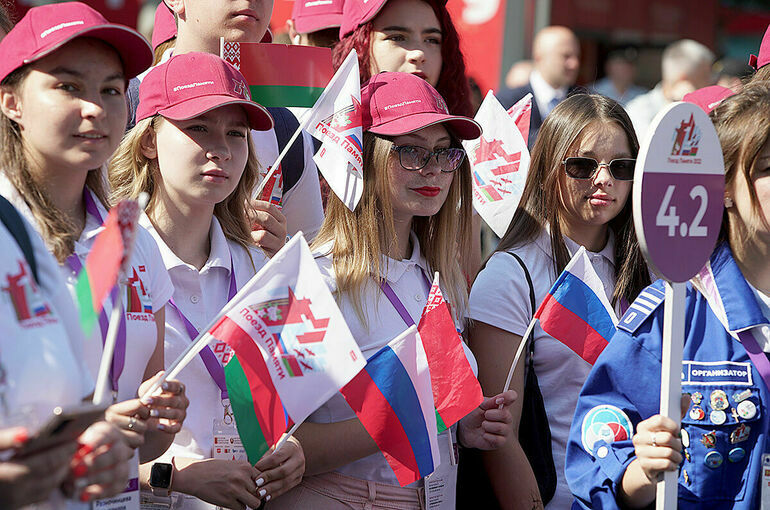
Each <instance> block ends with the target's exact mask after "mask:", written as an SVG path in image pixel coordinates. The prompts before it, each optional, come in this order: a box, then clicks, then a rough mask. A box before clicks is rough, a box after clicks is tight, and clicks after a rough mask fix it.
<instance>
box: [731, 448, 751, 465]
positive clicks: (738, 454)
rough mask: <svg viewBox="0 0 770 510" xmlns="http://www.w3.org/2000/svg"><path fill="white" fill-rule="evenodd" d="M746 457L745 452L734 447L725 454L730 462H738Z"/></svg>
mask: <svg viewBox="0 0 770 510" xmlns="http://www.w3.org/2000/svg"><path fill="white" fill-rule="evenodd" d="M745 456H746V450H744V449H743V448H741V447H735V448H733V449H732V450H730V453H728V454H727V460H729V461H730V462H740V461H742V460H743V458H744V457H745Z"/></svg>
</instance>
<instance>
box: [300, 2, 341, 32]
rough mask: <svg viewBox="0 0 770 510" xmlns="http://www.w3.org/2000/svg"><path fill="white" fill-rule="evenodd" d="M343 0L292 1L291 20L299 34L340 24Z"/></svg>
mask: <svg viewBox="0 0 770 510" xmlns="http://www.w3.org/2000/svg"><path fill="white" fill-rule="evenodd" d="M343 3H344V0H294V8H293V9H292V10H291V19H293V20H294V27H295V28H296V29H297V32H299V33H300V34H309V33H311V32H316V31H318V30H323V29H325V28H334V27H338V26H340V25H341V24H342V5H343Z"/></svg>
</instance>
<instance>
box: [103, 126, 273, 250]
mask: <svg viewBox="0 0 770 510" xmlns="http://www.w3.org/2000/svg"><path fill="white" fill-rule="evenodd" d="M164 121H165V120H164V119H163V118H162V117H161V116H160V115H155V116H154V117H151V118H148V119H144V120H141V121H139V122H137V124H136V126H134V127H133V128H132V129H131V130H130V131H129V132H128V133H126V135H125V136H124V137H123V140H121V142H120V145H119V146H118V150H117V152H116V153H115V155H114V156H113V158H112V161H111V162H110V167H109V168H110V171H109V175H110V187H111V188H112V199H113V200H114V201H119V200H122V199H126V198H130V199H136V198H138V197H139V194H140V193H142V192H146V193H148V194H149V195H150V201H149V203H148V204H147V214H148V215H151V214H152V210H153V209H154V208H155V207H156V206H157V203H158V193H157V191H158V172H160V168H159V167H158V160H157V159H149V158H148V157H147V156H145V155H144V154H143V153H142V139H143V138H144V137H145V136H147V135H150V134H151V132H152V131H156V130H157V128H158V125H159V123H160V122H164ZM246 138H247V143H248V145H249V156H248V159H247V160H246V168H245V169H244V170H243V174H242V175H241V179H240V181H238V185H237V186H236V187H235V190H234V191H233V192H232V193H230V195H228V197H227V198H225V199H224V200H223V201H221V202H219V203H218V204H216V205H215V206H214V216H216V218H217V220H219V223H220V225H221V226H222V231H223V232H224V234H225V237H226V238H227V239H230V240H231V241H235V242H236V243H238V244H239V245H241V246H243V247H244V248H245V249H246V250H247V251H248V249H249V248H251V247H253V246H255V243H254V241H253V239H252V238H251V224H250V221H249V217H248V214H247V212H246V201H247V200H248V199H249V198H250V197H251V191H252V190H253V189H254V186H255V185H256V184H257V179H258V177H259V161H258V160H257V155H256V151H255V149H254V144H253V143H252V141H251V134H248V135H247V137H246Z"/></svg>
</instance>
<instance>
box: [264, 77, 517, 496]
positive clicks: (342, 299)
mask: <svg viewBox="0 0 770 510" xmlns="http://www.w3.org/2000/svg"><path fill="white" fill-rule="evenodd" d="M361 103H362V108H363V109H364V131H365V133H364V191H363V196H362V198H361V201H360V202H359V204H358V206H357V207H356V209H355V211H350V210H349V209H348V208H347V207H346V206H345V205H344V204H343V203H342V202H341V201H340V200H339V199H338V198H337V197H336V196H330V198H329V204H328V209H327V216H326V220H325V221H324V224H323V227H322V228H321V231H320V233H319V234H318V237H317V238H316V240H315V242H314V243H313V250H314V252H315V254H316V261H317V263H318V265H319V267H320V269H321V272H322V273H323V274H324V275H325V277H326V278H327V280H328V284H329V286H330V287H331V288H332V290H333V291H334V292H335V295H336V296H337V302H338V304H339V306H340V309H341V311H342V314H343V316H344V317H345V320H346V322H347V324H348V326H349V327H350V330H351V332H352V333H353V336H354V338H355V339H356V341H357V342H358V344H359V346H360V347H361V350H362V352H363V354H364V355H365V356H367V357H370V356H372V355H373V354H375V353H376V352H377V351H378V350H379V349H380V348H382V347H383V346H385V345H386V344H387V343H388V342H390V341H391V340H392V339H394V338H395V337H397V336H398V335H399V334H401V333H402V332H403V331H404V330H405V329H407V328H408V327H409V326H410V325H412V324H414V323H416V322H417V321H419V320H420V315H421V313H422V310H423V307H424V306H425V303H426V300H427V296H428V287H429V286H430V284H429V278H431V275H433V272H434V271H438V272H439V273H440V274H441V282H442V289H443V293H444V296H445V297H446V298H447V300H448V301H450V302H451V304H452V309H453V310H454V312H455V319H456V321H457V322H458V324H460V323H461V322H462V317H463V313H464V312H463V311H464V309H465V307H466V303H467V293H466V290H465V289H466V287H465V282H464V277H463V275H462V271H461V270H460V265H459V263H458V260H459V258H460V257H459V253H460V252H461V250H462V245H460V246H458V243H457V239H460V238H464V237H463V236H462V234H461V232H463V231H464V229H465V228H467V225H468V218H469V214H470V171H469V168H468V162H467V160H466V159H465V153H464V151H463V150H462V148H461V145H460V143H459V140H461V139H473V138H477V137H478V136H479V135H480V134H481V128H480V127H479V126H478V124H476V123H475V122H474V121H473V120H471V119H469V118H467V117H460V116H453V115H449V112H448V111H447V109H446V105H445V103H444V100H443V99H442V98H441V96H440V95H439V94H438V92H436V90H435V89H434V88H433V87H431V86H430V84H428V83H427V82H426V81H425V80H423V79H421V78H418V77H416V76H413V75H410V74H406V73H382V74H378V75H376V76H374V77H373V78H372V79H371V80H370V81H369V82H368V83H367V84H366V85H365V86H364V87H363V88H362V91H361ZM385 288H387V289H388V290H387V291H385V290H384V289H385ZM466 355H467V356H468V358H469V361H470V362H471V365H473V364H474V362H473V357H472V355H471V354H470V352H469V351H466ZM513 399H514V395H513V393H512V392H505V393H502V394H499V395H496V396H495V397H492V398H488V399H486V400H485V401H484V402H483V403H482V405H481V406H480V407H479V408H478V409H476V410H474V411H473V412H472V413H471V414H470V415H468V416H466V417H465V418H464V419H463V420H461V421H460V425H459V427H453V428H452V429H453V430H452V434H453V435H454V434H455V433H456V434H457V436H458V437H459V440H460V442H461V443H463V444H465V445H466V446H469V447H476V448H495V447H497V446H498V445H500V444H502V443H504V442H505V440H506V437H505V435H504V434H501V433H502V432H503V431H506V430H508V429H509V428H510V427H509V423H510V414H509V412H508V406H509V405H510V403H511V402H512V401H513ZM501 403H502V404H505V405H504V406H503V408H502V409H498V406H499V405H500V404H501ZM447 434H448V433H447V432H444V433H442V434H441V435H439V437H438V445H439V449H440V450H441V456H442V459H443V461H442V466H444V467H445V468H447V469H448V473H447V475H445V476H446V484H445V486H444V488H442V489H441V490H439V491H438V492H439V493H440V494H433V493H431V494H430V495H429V497H431V498H435V497H444V498H445V500H446V501H449V499H446V498H450V497H451V498H453V494H451V493H452V491H453V490H454V485H455V484H454V478H453V475H452V474H451V467H450V464H451V463H450V461H449V454H450V451H449V443H450V438H449V436H448V435H447ZM297 437H298V438H299V439H300V440H301V441H302V445H303V448H304V450H305V456H306V459H307V473H306V476H305V477H304V478H303V481H302V483H301V484H300V485H299V486H298V487H297V488H295V489H293V490H292V491H290V492H288V493H287V494H285V495H284V496H282V497H281V498H278V499H277V500H275V501H274V502H272V503H271V505H274V506H275V508H278V509H282V508H286V509H290V508H313V509H319V510H327V509H351V508H353V509H364V508H374V509H386V508H389V509H419V508H424V504H425V498H426V493H425V487H424V484H423V480H419V481H417V482H415V483H413V484H411V485H409V486H407V487H401V486H400V485H399V483H398V481H397V479H396V477H395V475H394V473H393V471H392V470H391V468H390V467H389V466H388V463H387V462H386V460H385V457H384V456H383V455H382V453H381V452H380V451H379V450H378V448H377V446H376V445H375V443H374V442H373V441H372V439H371V437H370V436H369V434H368V433H367V432H366V430H365V429H364V428H363V426H362V425H361V422H360V421H359V420H358V419H357V418H356V416H355V414H354V413H353V411H352V410H351V408H350V407H349V406H348V405H347V404H346V402H345V400H344V399H343V397H342V396H341V395H336V396H334V397H333V398H331V399H330V400H329V401H328V402H326V403H325V404H324V405H323V406H321V407H320V408H319V409H318V410H317V411H316V412H315V413H313V414H312V415H311V416H310V418H309V419H308V420H307V421H306V423H304V424H303V425H302V426H300V428H299V430H298V431H297ZM442 508H445V507H442Z"/></svg>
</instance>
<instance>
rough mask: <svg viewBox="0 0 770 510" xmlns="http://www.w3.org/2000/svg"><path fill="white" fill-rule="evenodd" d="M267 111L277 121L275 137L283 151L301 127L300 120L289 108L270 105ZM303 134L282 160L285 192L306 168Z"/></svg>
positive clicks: (280, 149)
mask: <svg viewBox="0 0 770 510" xmlns="http://www.w3.org/2000/svg"><path fill="white" fill-rule="evenodd" d="M267 111H269V112H270V115H272V116H273V120H274V121H275V128H274V129H275V137H276V139H277V140H278V151H279V152H280V151H282V150H283V149H284V147H286V144H287V143H289V140H290V139H291V137H292V135H294V132H295V131H297V129H298V128H299V121H298V120H297V117H295V116H294V114H293V113H291V112H290V111H289V110H288V109H286V108H282V107H268V108H267ZM303 138H304V137H303V136H302V134H300V136H298V137H297V139H296V140H295V141H294V144H292V146H291V148H290V149H289V152H287V153H286V156H285V157H284V158H283V161H282V162H281V171H282V174H283V192H284V193H287V192H288V191H289V190H290V189H291V188H292V187H294V185H295V184H297V182H299V179H300V177H302V172H303V171H304V170H305V145H304V140H303Z"/></svg>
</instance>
